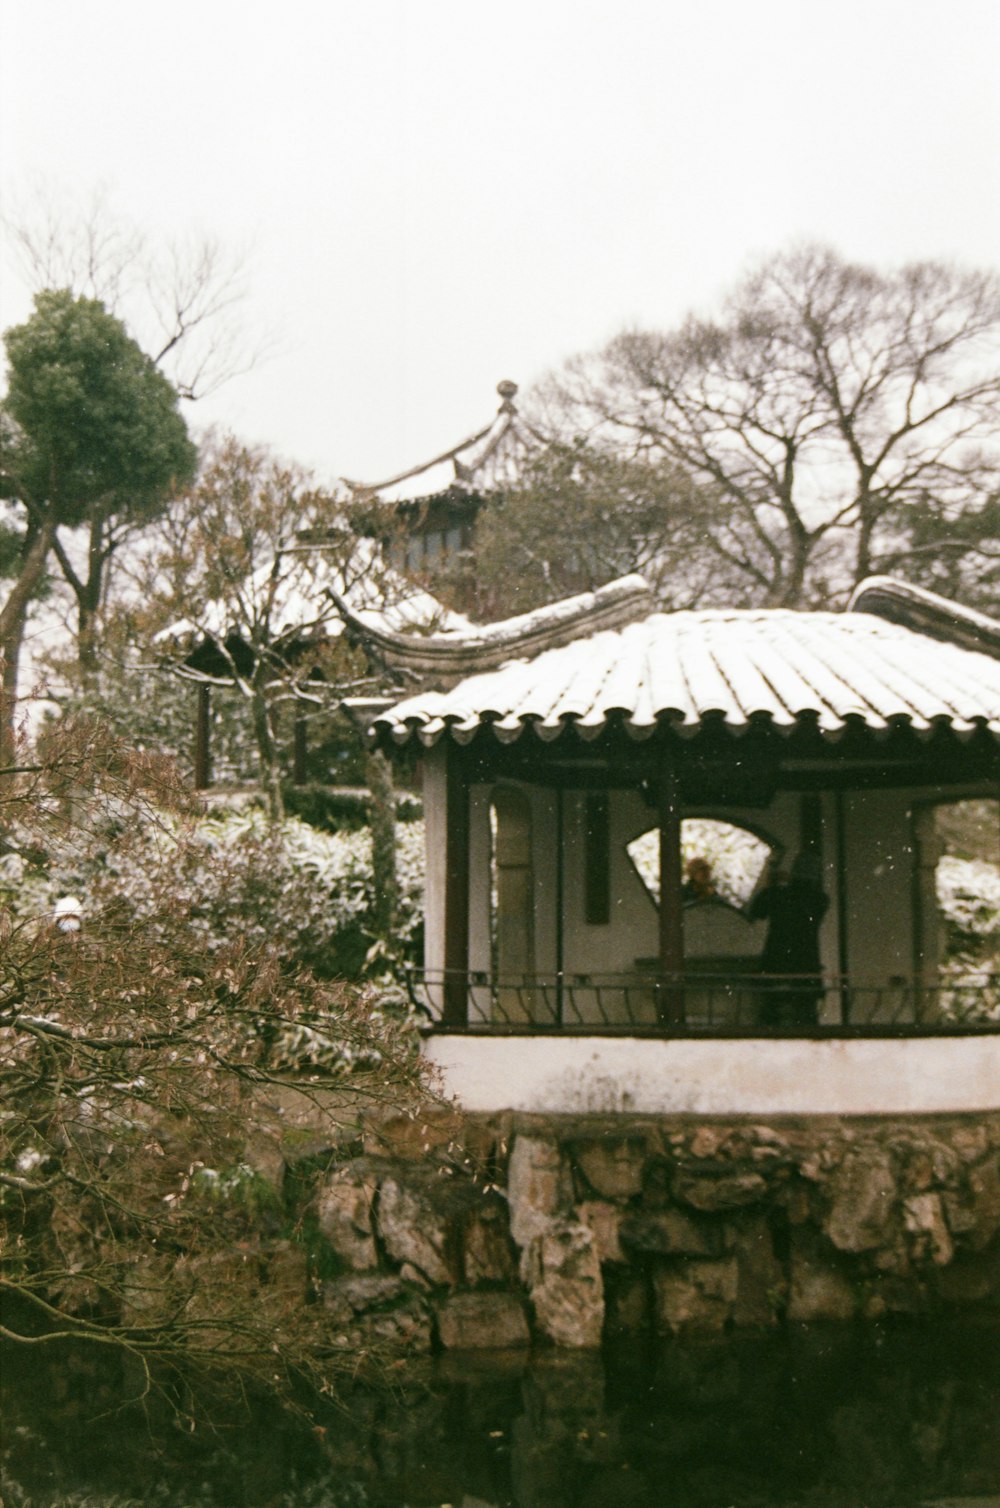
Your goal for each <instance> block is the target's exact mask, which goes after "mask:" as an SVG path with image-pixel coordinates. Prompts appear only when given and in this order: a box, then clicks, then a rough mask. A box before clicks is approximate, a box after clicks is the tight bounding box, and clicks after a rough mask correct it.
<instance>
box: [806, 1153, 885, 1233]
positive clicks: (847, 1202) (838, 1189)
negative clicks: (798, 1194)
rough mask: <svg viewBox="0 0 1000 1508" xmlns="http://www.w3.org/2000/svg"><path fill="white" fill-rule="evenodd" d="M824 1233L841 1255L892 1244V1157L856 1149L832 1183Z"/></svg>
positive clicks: (847, 1157)
mask: <svg viewBox="0 0 1000 1508" xmlns="http://www.w3.org/2000/svg"><path fill="white" fill-rule="evenodd" d="M829 1195H830V1211H829V1214H828V1215H827V1218H826V1220H825V1222H824V1227H823V1228H824V1230H825V1231H826V1234H827V1235H828V1236H829V1238H830V1240H831V1241H832V1242H833V1244H834V1246H836V1247H838V1248H839V1249H840V1250H841V1251H854V1252H858V1251H871V1250H873V1249H874V1248H875V1247H877V1246H887V1245H889V1244H891V1242H892V1237H893V1233H894V1230H895V1226H896V1206H897V1198H898V1193H897V1186H896V1179H895V1177H894V1175H893V1170H892V1162H891V1160H890V1158H889V1154H888V1153H887V1152H886V1151H885V1150H884V1149H883V1148H881V1147H875V1146H864V1145H862V1146H859V1147H855V1148H852V1149H851V1150H850V1151H849V1152H848V1154H847V1156H846V1157H845V1158H844V1160H843V1162H842V1163H841V1165H840V1167H839V1168H838V1169H837V1171H836V1172H835V1173H834V1175H833V1177H832V1178H831V1179H830V1183H829Z"/></svg>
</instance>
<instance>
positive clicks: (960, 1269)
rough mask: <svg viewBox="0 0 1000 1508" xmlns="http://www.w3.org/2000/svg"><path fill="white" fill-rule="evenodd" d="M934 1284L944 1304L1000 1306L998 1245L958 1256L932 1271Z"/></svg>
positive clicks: (999, 1248) (999, 1253) (999, 1251)
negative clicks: (934, 1272)
mask: <svg viewBox="0 0 1000 1508" xmlns="http://www.w3.org/2000/svg"><path fill="white" fill-rule="evenodd" d="M934 1288H935V1290H936V1292H937V1294H938V1296H939V1297H940V1298H942V1299H943V1300H944V1301H945V1303H947V1304H981V1305H983V1306H986V1305H989V1306H990V1307H991V1308H996V1307H998V1306H1000V1247H996V1246H994V1247H992V1248H991V1249H990V1250H989V1251H984V1252H977V1253H976V1254H975V1255H974V1256H971V1257H959V1258H957V1260H956V1261H954V1262H952V1263H951V1265H950V1266H949V1267H942V1269H941V1270H940V1272H938V1273H936V1274H935V1277H934Z"/></svg>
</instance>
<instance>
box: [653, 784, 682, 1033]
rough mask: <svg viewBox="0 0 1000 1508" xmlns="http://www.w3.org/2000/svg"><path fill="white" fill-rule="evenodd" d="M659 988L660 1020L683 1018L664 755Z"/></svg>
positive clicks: (676, 833) (676, 838)
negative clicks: (660, 982) (660, 981)
mask: <svg viewBox="0 0 1000 1508" xmlns="http://www.w3.org/2000/svg"><path fill="white" fill-rule="evenodd" d="M658 795H659V803H658V805H659V825H660V976H661V979H662V981H663V983H662V984H661V987H660V1000H659V1015H660V1020H661V1021H662V1022H664V1023H676V1022H681V1021H683V1020H684V989H683V985H682V984H681V975H682V974H683V972H684V913H683V901H682V899H681V884H682V877H681V808H680V795H679V790H678V781H677V773H676V771H675V770H674V769H673V767H672V764H671V762H670V757H669V754H668V755H667V756H666V759H665V762H664V767H663V769H662V771H661V775H660V783H659V792H658Z"/></svg>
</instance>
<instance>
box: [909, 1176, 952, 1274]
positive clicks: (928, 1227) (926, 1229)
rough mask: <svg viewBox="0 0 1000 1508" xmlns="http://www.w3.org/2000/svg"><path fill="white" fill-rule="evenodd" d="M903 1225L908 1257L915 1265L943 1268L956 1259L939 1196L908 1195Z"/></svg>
mask: <svg viewBox="0 0 1000 1508" xmlns="http://www.w3.org/2000/svg"><path fill="white" fill-rule="evenodd" d="M903 1225H904V1227H905V1228H906V1231H907V1233H908V1235H909V1236H910V1253H911V1255H912V1256H913V1258H914V1259H915V1260H916V1261H917V1262H920V1261H926V1260H928V1259H929V1260H930V1261H931V1262H933V1263H934V1265H935V1266H936V1267H946V1266H947V1265H948V1263H949V1262H950V1261H951V1259H952V1257H953V1256H954V1255H955V1248H954V1245H953V1243H952V1239H951V1234H950V1232H949V1230H948V1225H947V1222H946V1221H945V1218H944V1210H943V1208H942V1206H941V1198H940V1195H938V1194H911V1196H910V1198H909V1199H906V1200H904V1201H903Z"/></svg>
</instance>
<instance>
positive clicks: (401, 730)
mask: <svg viewBox="0 0 1000 1508" xmlns="http://www.w3.org/2000/svg"><path fill="white" fill-rule="evenodd" d="M890 620H892V621H890ZM447 637H448V639H449V640H451V642H452V643H453V644H455V645H456V647H457V646H458V645H459V644H461V642H462V638H463V636H462V635H460V634H459V635H456V636H451V635H448V636H447ZM470 648H471V646H470ZM511 648H512V649H513V648H514V646H513V645H511ZM706 720H708V721H711V722H712V723H713V724H716V725H719V726H722V727H725V728H726V729H728V730H729V731H731V732H732V733H734V734H739V733H741V732H743V731H745V730H746V729H747V728H748V727H750V726H751V725H753V724H757V723H766V724H768V725H770V726H772V727H773V728H775V729H776V730H778V731H780V732H785V733H792V732H794V731H795V730H796V729H798V728H801V727H814V728H816V729H818V731H819V733H820V734H821V735H822V736H823V737H824V738H825V739H827V740H830V741H835V740H837V739H839V737H840V736H841V735H842V734H843V733H844V732H845V731H846V730H847V729H848V728H850V727H864V728H866V729H868V730H870V731H872V732H874V733H876V734H879V733H887V732H888V731H889V730H891V729H893V728H895V727H908V728H911V729H912V730H913V731H914V732H915V733H916V734H917V735H925V736H930V734H931V733H933V732H934V730H935V729H937V728H941V727H946V728H950V729H951V730H952V731H953V732H954V733H956V734H957V735H959V736H960V737H962V736H968V735H971V734H972V733H974V732H975V731H976V730H977V729H986V730H989V731H990V732H991V733H992V734H993V735H994V736H995V737H996V738H997V739H1000V623H998V622H996V621H995V620H993V619H990V618H987V617H985V616H984V615H982V614H978V613H972V612H969V611H967V610H965V609H962V608H960V607H957V606H956V605H955V604H953V603H950V602H947V601H945V599H942V598H938V597H936V596H934V595H933V594H931V593H927V592H922V591H920V590H919V589H916V588H912V587H909V586H906V585H905V584H903V583H898V582H892V581H889V580H887V579H886V578H880V579H879V580H878V581H877V582H874V581H873V582H872V583H868V584H866V585H865V587H863V588H861V589H859V591H858V592H857V593H856V594H855V598H854V603H853V606H852V608H851V609H850V610H849V611H847V612H839V613H835V612H801V611H792V610H783V609H753V610H733V611H720V610H708V611H700V612H699V611H686V612H677V613H670V614H667V613H653V614H651V615H649V616H646V617H643V618H642V619H641V620H640V621H637V622H632V623H629V624H627V625H625V626H623V627H620V628H616V629H605V630H603V631H600V632H596V633H588V632H587V631H586V623H585V622H584V623H582V624H580V636H579V637H577V638H575V639H574V640H573V641H572V642H570V643H567V644H563V645H561V646H560V647H556V648H550V649H543V650H542V652H541V653H537V654H535V655H534V656H533V657H532V658H521V659H511V660H509V661H508V663H506V664H504V665H502V666H501V667H500V668H499V669H496V670H490V671H487V672H486V673H484V674H473V675H471V676H468V677H467V678H466V679H464V680H462V681H460V682H459V684H457V685H455V686H454V687H453V688H452V689H451V690H446V691H440V690H430V691H423V692H421V693H420V694H418V695H416V696H413V697H410V698H408V699H407V700H405V701H402V702H399V703H397V705H396V706H394V707H392V708H389V709H388V710H385V711H383V712H381V713H380V714H379V715H378V716H377V717H376V718H375V719H374V724H373V726H374V729H375V730H376V733H377V734H378V735H379V736H380V737H382V738H383V739H387V740H390V741H392V742H394V743H396V744H400V745H402V744H406V743H408V742H411V741H414V742H419V743H420V744H423V745H426V746H430V745H433V744H435V743H437V742H438V740H440V739H441V738H443V737H444V736H446V735H448V736H450V738H452V739H454V740H456V741H457V742H459V743H467V742H469V741H470V740H471V739H472V738H473V737H474V736H475V735H476V733H477V732H478V731H479V730H480V729H481V728H485V727H488V728H489V729H490V731H491V733H492V735H493V737H494V738H496V739H497V740H499V741H500V742H502V743H512V742H514V741H516V740H518V739H520V738H523V737H525V736H526V735H529V734H530V735H534V736H536V737H537V738H539V739H541V740H543V741H544V742H551V741H554V740H556V739H558V738H559V737H560V735H561V734H562V733H563V732H564V731H565V730H566V729H568V728H573V729H575V730H576V732H577V733H578V735H579V736H581V737H583V738H585V739H596V738H598V737H600V735H601V734H602V733H603V732H604V731H605V730H606V729H607V728H608V727H609V726H616V727H621V728H623V729H624V730H625V732H626V733H627V734H628V735H629V736H630V737H631V738H632V739H635V740H637V741H638V740H643V739H646V738H649V737H650V736H651V735H652V734H653V733H654V732H655V730H656V729H657V728H658V727H660V726H662V725H664V724H666V725H668V726H671V727H673V728H674V729H676V730H677V731H678V732H679V733H680V734H682V735H683V734H693V733H695V732H697V731H698V730H699V728H700V727H701V726H702V725H703V723H704V722H706Z"/></svg>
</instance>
